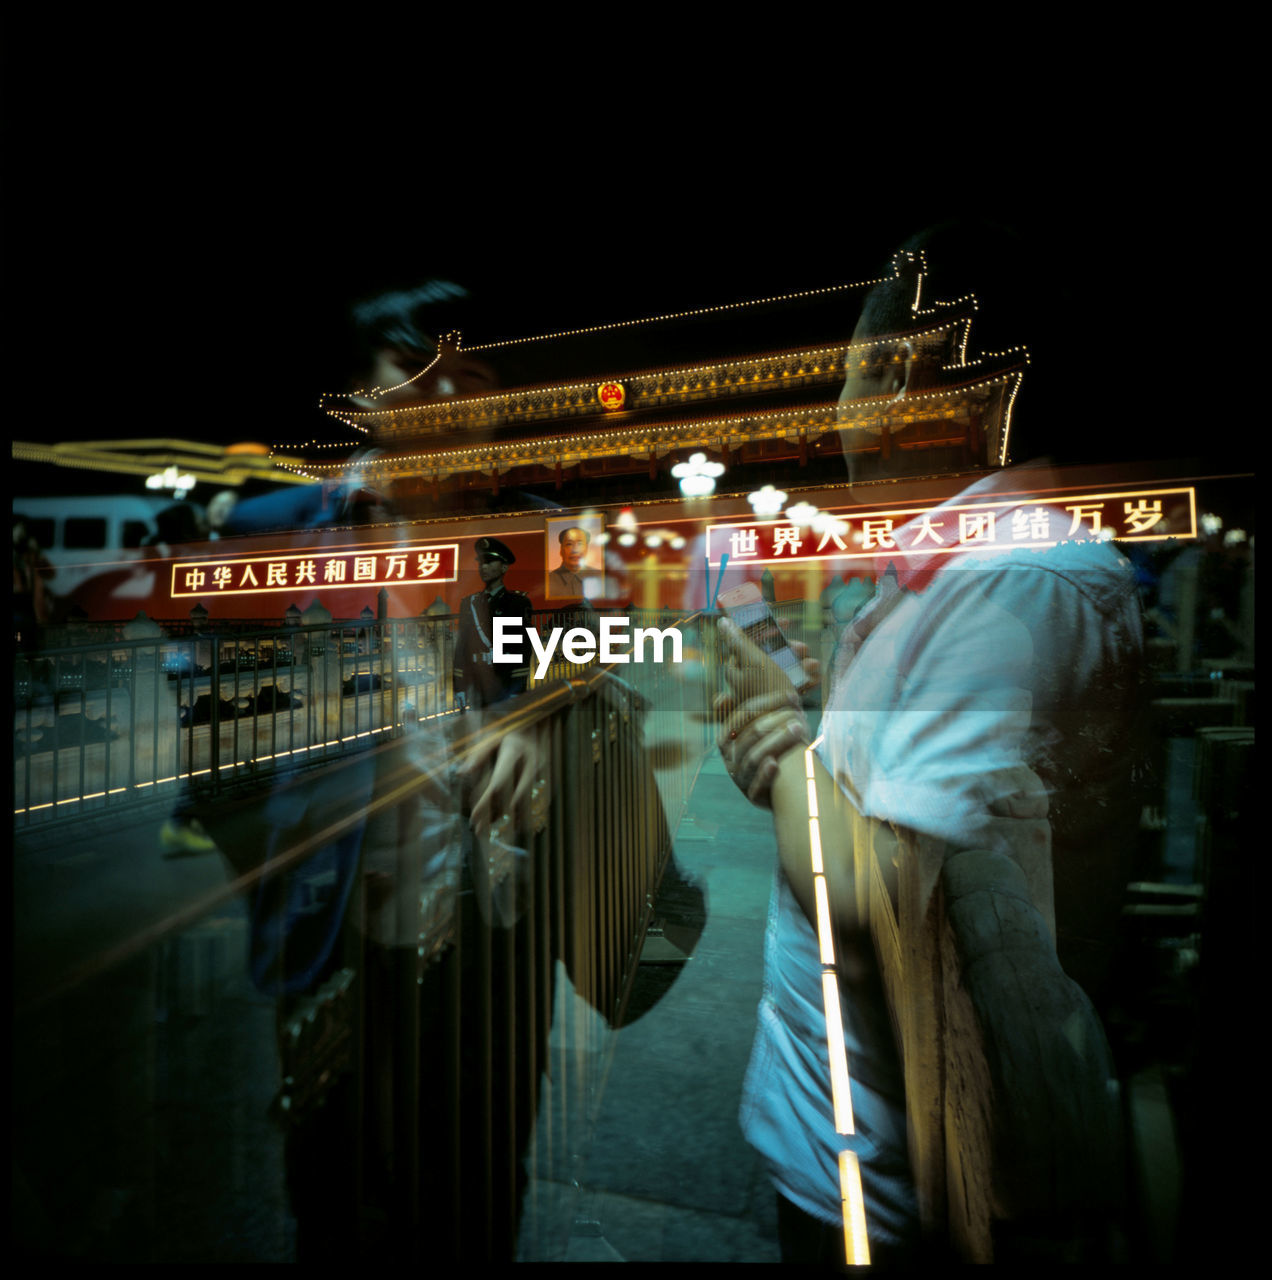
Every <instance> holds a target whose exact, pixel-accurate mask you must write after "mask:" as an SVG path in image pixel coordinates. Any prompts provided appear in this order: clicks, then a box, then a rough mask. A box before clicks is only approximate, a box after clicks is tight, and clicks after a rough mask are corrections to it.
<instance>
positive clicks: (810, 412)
mask: <svg viewBox="0 0 1272 1280" xmlns="http://www.w3.org/2000/svg"><path fill="white" fill-rule="evenodd" d="M1022 371H1023V370H1022V368H1021V366H1020V365H1016V366H1015V367H1008V368H1000V369H995V370H992V371H987V376H982V377H980V378H978V379H976V380H973V381H969V382H964V383H960V384H957V385H953V386H946V387H936V388H933V389H931V390H928V391H920V392H913V393H910V394H907V395H906V396H904V397H903V398H900V399H897V398H895V397H889V396H870V397H865V398H862V399H859V400H853V401H849V402H846V403H841V402H838V401H836V402H832V403H823V404H817V405H803V406H798V407H794V408H789V409H778V410H774V411H771V412H762V413H753V414H738V415H729V416H721V417H712V418H698V419H693V420H691V421H672V422H666V421H664V422H659V423H646V424H639V425H635V426H632V427H628V428H618V429H614V430H610V431H595V432H587V433H582V434H577V435H559V436H539V437H536V438H534V439H522V440H515V441H507V442H501V443H497V444H484V445H480V446H476V447H474V448H469V449H447V450H431V451H430V450H415V451H413V452H411V453H409V454H395V455H379V456H376V457H372V458H370V459H368V460H366V461H364V462H359V463H357V464H355V465H356V468H357V470H358V472H359V474H361V475H363V476H365V477H366V480H367V482H368V483H369V484H380V485H388V484H391V483H393V482H394V481H399V480H403V479H408V478H413V477H418V478H422V479H425V480H429V481H438V480H445V479H448V478H450V477H453V476H460V475H471V474H473V473H484V474H486V475H495V474H505V473H507V472H509V471H511V470H513V469H514V468H521V467H544V468H549V469H551V468H556V467H570V466H574V465H576V464H578V463H580V462H583V461H587V460H591V459H597V458H618V457H627V458H631V459H633V460H635V459H639V460H641V461H648V460H650V459H652V458H658V459H661V458H664V457H666V456H667V455H669V454H671V453H675V452H677V451H682V450H688V449H706V450H711V451H716V452H719V453H721V454H727V453H730V452H734V451H737V450H740V449H742V448H744V447H745V446H747V445H753V444H759V443H763V442H765V441H772V440H785V441H787V442H788V443H791V444H796V443H798V442H799V441H801V440H802V441H804V442H807V443H812V442H815V441H816V440H818V439H819V438H820V437H822V436H824V435H825V434H826V433H828V432H843V431H848V432H854V433H861V435H862V437H863V440H862V443H863V445H867V444H868V443H869V442H868V441H866V439H865V437H867V436H870V437H878V436H881V435H884V434H885V433H886V434H887V435H888V436H896V437H903V435H904V433H905V431H906V429H907V428H910V427H921V426H923V425H924V424H932V423H941V422H954V423H960V424H965V425H970V424H973V423H977V424H980V425H979V430H981V431H982V432H983V433H984V434H985V436H986V440H987V443H988V444H989V446H990V451H989V456H990V457H991V458H998V457H1001V456H1005V453H1006V447H1007V438H1008V434H1009V431H1010V412H1011V404H1012V401H1013V400H1014V398H1015V394H1016V390H1017V388H1018V386H1019V382H1020V378H1021V375H1022ZM848 447H849V448H850V449H851V448H852V447H853V446H852V443H851V442H848ZM899 447H906V446H905V445H904V444H900V445H899ZM345 469H346V464H332V465H325V464H315V465H310V466H307V467H306V468H305V471H306V474H308V476H309V477H310V478H312V479H319V478H321V477H322V476H324V475H327V474H331V473H335V472H340V471H343V470H345Z"/></svg>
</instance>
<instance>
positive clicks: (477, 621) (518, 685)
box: [454, 585, 531, 707]
mask: <svg viewBox="0 0 1272 1280" xmlns="http://www.w3.org/2000/svg"><path fill="white" fill-rule="evenodd" d="M530 609H531V605H530V597H529V596H528V595H526V593H525V592H524V591H510V590H509V589H508V588H507V587H504V586H502V585H501V586H500V587H499V589H498V591H496V592H495V594H494V596H493V597H492V596H490V595H488V594H487V593H486V592H485V591H484V590H483V591H474V592H473V594H472V595H470V596H465V597H464V602H463V603H462V604H461V605H460V606H459V638H458V639H457V640H456V642H455V683H454V688H455V692H456V693H457V694H459V693H462V694H464V695H465V696H466V697H467V699H468V705H469V706H471V707H488V706H490V705H492V704H493V703H496V702H501V701H502V700H503V699H504V698H511V697H512V696H513V695H514V694H517V693H524V692H525V688H526V684H527V682H528V680H529V678H530V658H531V653H530V641H529V640H528V639H526V638H525V637H524V627H523V628H522V631H523V634H522V637H521V642H520V644H519V645H518V646H516V647H513V646H511V645H509V644H508V642H507V640H505V645H504V647H505V648H512V649H513V652H517V651H518V650H519V651H520V654H521V657H520V660H519V661H517V662H498V663H497V662H494V661H493V656H492V649H493V647H494V643H495V632H494V620H495V619H496V618H518V619H520V620H521V622H522V623H523V624H529V621H530ZM508 634H509V632H508V630H507V628H505V635H508Z"/></svg>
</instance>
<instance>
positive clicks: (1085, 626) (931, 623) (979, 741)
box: [741, 475, 1141, 1241]
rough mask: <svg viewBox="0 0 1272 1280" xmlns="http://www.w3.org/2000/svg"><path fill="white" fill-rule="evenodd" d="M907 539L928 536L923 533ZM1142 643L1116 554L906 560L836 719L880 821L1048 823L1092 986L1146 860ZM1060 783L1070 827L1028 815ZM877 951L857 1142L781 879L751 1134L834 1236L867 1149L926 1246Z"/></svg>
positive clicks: (845, 676)
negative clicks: (834, 1081) (1132, 823)
mask: <svg viewBox="0 0 1272 1280" xmlns="http://www.w3.org/2000/svg"><path fill="white" fill-rule="evenodd" d="M1000 483H1001V481H1000V477H999V476H998V475H995V476H990V477H987V478H986V479H985V480H982V481H981V482H979V483H978V484H976V485H975V486H973V487H972V488H971V489H970V490H968V491H966V492H965V493H964V494H961V495H959V497H958V498H957V499H954V500H953V501H957V502H963V501H966V499H967V498H968V497H969V496H992V492H993V490H994V489H995V488H996V487H997V486H998V485H999V484H1000ZM1020 505H1021V506H1022V507H1027V508H1029V510H1030V511H1035V510H1036V509H1037V508H1038V503H1037V502H1029V501H1026V502H1022V503H1021V504H1020ZM1009 516H1010V512H1004V513H1001V514H1000V515H999V517H998V518H999V520H1000V521H1003V520H1006V519H1008V518H1009ZM929 518H930V519H932V520H933V521H934V522H935V521H936V520H938V519H940V510H938V511H937V512H935V513H932V514H931V516H930V517H929ZM1061 521H1063V525H1064V528H1065V529H1067V527H1068V525H1069V523H1070V518H1069V516H1068V515H1067V514H1064V513H1062V512H1054V513H1052V527H1053V528H1057V529H1058V528H1059V527H1060V523H1059V522H1061ZM952 523H953V524H954V525H955V526H956V527H957V520H956V519H955V520H953V522H952ZM897 541H898V543H899V545H901V546H909V545H910V544H911V542H912V541H913V538H912V537H909V536H906V531H905V530H901V531H899V535H898V538H897ZM1140 644H1141V637H1140V624H1139V606H1138V600H1137V597H1136V594H1135V587H1134V574H1133V571H1132V569H1131V566H1130V565H1129V564H1128V563H1127V562H1126V561H1125V559H1124V558H1123V557H1122V556H1121V555H1120V554H1119V553H1118V552H1116V551H1115V550H1114V549H1113V548H1112V547H1111V546H1110V545H1109V544H1107V543H1103V542H1100V541H1098V540H1094V539H1092V540H1088V541H1084V542H1073V543H1066V544H1064V545H1061V546H1058V547H1054V548H1049V549H1046V550H1028V549H1024V548H1012V549H1010V550H1004V551H997V552H995V551H990V550H986V551H983V552H960V553H956V554H952V555H941V556H933V555H928V556H926V557H919V558H912V557H910V558H907V557H901V556H899V555H898V557H897V560H896V562H895V566H894V568H893V569H891V570H890V571H889V572H888V573H886V574H885V575H884V576H883V578H882V580H881V581H880V584H879V590H878V592H877V593H876V596H875V599H874V600H873V601H871V602H870V603H869V604H867V605H866V606H865V607H864V608H863V609H862V610H861V611H860V613H858V615H857V617H856V618H855V619H854V621H853V622H852V624H850V626H849V627H848V628H847V629H846V631H845V634H844V639H843V643H842V644H841V646H840V653H839V655H838V657H837V660H836V671H835V672H834V676H833V680H832V685H831V693H830V698H829V700H828V703H827V707H826V711H825V714H824V716H823V721H822V725H823V732H824V740H823V743H822V746H821V748H820V754H821V758H822V760H823V762H824V763H825V764H826V766H827V768H828V769H829V770H830V772H831V773H832V775H833V776H834V777H835V778H836V780H837V781H839V783H840V785H841V786H842V787H843V788H844V789H845V790H847V791H848V793H849V795H850V796H852V798H853V801H854V803H855V804H856V805H857V806H858V807H859V809H860V810H861V811H862V812H863V813H864V814H865V815H866V816H868V817H873V818H878V819H882V820H888V821H891V822H894V823H896V824H898V825H901V826H905V827H909V828H911V829H913V830H915V831H919V832H925V833H928V834H931V835H934V836H937V837H940V838H942V839H944V840H945V841H947V842H948V843H949V844H950V845H951V846H953V847H955V848H991V849H1001V850H1003V851H1005V852H1008V853H1011V852H1013V851H1014V850H1018V849H1019V847H1020V843H1021V842H1020V840H1019V839H1018V838H1017V837H1018V836H1019V834H1020V831H1021V826H1020V824H1021V823H1023V822H1029V823H1030V824H1031V827H1030V832H1029V835H1030V837H1031V838H1033V837H1036V838H1037V839H1038V840H1040V841H1042V842H1044V843H1049V844H1050V846H1051V854H1052V857H1053V858H1054V860H1055V864H1056V867H1057V875H1056V915H1057V920H1058V921H1059V923H1060V927H1061V941H1060V954H1061V960H1062V963H1065V967H1066V970H1067V971H1069V972H1070V975H1071V976H1073V977H1075V978H1078V980H1079V981H1081V980H1082V975H1081V973H1080V972H1078V970H1080V969H1081V968H1082V966H1083V965H1084V964H1086V962H1087V960H1088V958H1089V956H1090V955H1091V954H1093V952H1092V951H1091V950H1089V949H1088V948H1096V947H1098V946H1099V944H1100V943H1101V942H1102V941H1103V938H1102V936H1101V935H1102V933H1104V932H1106V931H1107V927H1108V926H1109V924H1110V923H1111V921H1110V920H1109V908H1108V904H1109V901H1110V900H1113V901H1114V902H1115V903H1116V901H1117V899H1116V897H1115V894H1116V893H1117V892H1120V889H1122V888H1124V887H1125V884H1126V878H1127V877H1126V871H1125V856H1123V855H1129V852H1130V848H1129V845H1128V847H1127V848H1126V849H1123V850H1120V851H1119V850H1118V849H1117V848H1111V847H1110V843H1111V842H1115V841H1117V840H1118V839H1119V837H1120V833H1121V830H1122V827H1121V826H1120V825H1119V824H1120V823H1121V822H1122V821H1123V819H1124V818H1125V816H1126V814H1127V813H1129V812H1130V807H1129V806H1127V805H1126V804H1124V803H1123V801H1124V800H1125V799H1126V797H1127V796H1128V795H1129V789H1128V786H1127V780H1128V776H1129V770H1130V766H1131V759H1130V725H1129V722H1130V720H1131V718H1132V710H1133V707H1134V703H1135V697H1136V688H1135V681H1136V679H1137V676H1138V654H1139V650H1140ZM1040 784H1041V789H1042V790H1044V791H1045V792H1046V796H1047V802H1048V804H1049V808H1050V813H1049V816H1048V819H1046V820H1039V819H1037V818H1036V817H1021V818H1015V817H1011V816H1008V815H1009V814H1010V812H1011V810H1012V809H1013V808H1020V806H1018V805H1016V804H1014V803H1013V800H1012V798H1013V797H1018V795H1019V793H1020V792H1021V791H1022V790H1025V791H1030V792H1033V793H1034V796H1033V798H1034V799H1035V800H1036V799H1037V798H1038V797H1037V792H1038V790H1039V785H1040ZM991 810H996V811H997V812H993V811H991ZM1035 811H1036V810H1035ZM827 838H828V833H826V832H825V831H824V832H823V840H826V839H827ZM1119 877H1120V879H1119ZM1087 890H1089V892H1088V891H1087ZM1067 949H1069V950H1071V954H1072V957H1073V961H1072V963H1073V967H1072V968H1071V967H1070V964H1069V963H1067V962H1066V950H1067ZM864 953H866V954H865V959H866V964H865V965H864V966H859V967H858V968H859V970H860V977H859V980H858V981H856V982H854V981H853V978H852V974H851V973H845V967H844V966H843V965H842V964H841V966H840V990H841V994H842V996H843V1000H842V1004H843V1009H842V1013H843V1017H844V1027H845V1041H846V1047H847V1052H848V1067H849V1073H850V1076H851V1078H852V1101H853V1109H854V1118H855V1121H856V1127H857V1134H856V1135H855V1136H853V1137H848V1138H844V1137H841V1136H840V1135H837V1134H836V1133H835V1132H834V1125H833V1116H832V1106H831V1095H830V1081H829V1073H828V1069H827V1061H826V1058H827V1055H826V1025H825V1016H824V1012H823V1009H822V1004H821V979H820V974H821V965H820V959H819V955H818V950H817V943H816V935H815V933H814V931H813V928H812V926H811V925H810V924H809V922H808V920H807V918H806V917H805V916H804V914H803V912H802V910H801V909H800V907H799V906H798V904H797V903H796V901H795V899H794V896H793V894H792V893H791V890H790V887H789V885H788V884H787V882H786V878H785V876H784V875H783V874H782V872H781V870H780V868H779V870H778V872H777V879H776V884H775V890H774V894H773V898H772V902H771V905H770V913H769V924H768V934H767V939H766V954H765V984H764V994H763V998H762V1000H761V1003H760V1011H759V1025H758V1029H757V1034H756V1040H755V1046H754V1049H753V1051H752V1058H751V1064H750V1067H749V1069H748V1072H747V1079H746V1084H745V1088H744V1098H743V1105H742V1115H741V1120H742V1127H743V1131H744V1133H745V1134H746V1136H747V1139H748V1140H749V1141H750V1142H751V1143H752V1145H753V1146H755V1147H756V1148H757V1149H758V1150H759V1151H760V1153H761V1154H762V1155H763V1156H764V1157H765V1158H766V1160H767V1162H768V1165H769V1168H770V1172H771V1175H772V1177H773V1180H774V1183H775V1185H776V1186H777V1188H778V1190H779V1191H780V1192H781V1193H782V1194H783V1195H785V1196H786V1198H787V1199H789V1200H791V1201H793V1202H794V1203H795V1204H797V1205H799V1206H800V1207H801V1208H802V1209H804V1210H805V1211H806V1212H808V1213H811V1214H813V1215H814V1216H816V1217H818V1218H821V1219H822V1220H823V1221H826V1222H837V1221H839V1219H840V1201H839V1189H838V1173H837V1167H836V1153H837V1152H838V1151H839V1150H841V1149H843V1148H844V1147H849V1148H851V1149H853V1150H855V1151H856V1152H857V1155H858V1158H859V1160H860V1162H861V1167H862V1175H863V1184H864V1190H865V1195H866V1211H867V1219H868V1223H869V1230H870V1235H871V1238H872V1239H873V1240H876V1241H894V1240H897V1239H900V1238H904V1237H905V1236H907V1235H910V1234H912V1232H913V1230H914V1227H915V1224H916V1219H917V1210H916V1208H915V1203H914V1196H913V1188H912V1186H911V1182H910V1175H909V1168H908V1159H907V1156H906V1138H905V1111H904V1100H903V1090H902V1084H901V1079H900V1077H899V1074H898V1072H897V1069H896V1066H895V1059H894V1057H893V1051H892V1048H891V1028H890V1024H889V1020H888V1015H887V1012H886V1010H885V1009H884V1008H882V1006H881V1003H880V1001H879V998H878V995H877V991H876V989H875V988H874V987H873V985H872V983H873V982H874V974H873V966H872V963H871V960H872V957H871V956H870V955H869V954H868V953H869V946H868V944H865V946H864Z"/></svg>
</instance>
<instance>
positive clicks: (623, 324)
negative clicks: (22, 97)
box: [464, 270, 900, 351]
mask: <svg viewBox="0 0 1272 1280" xmlns="http://www.w3.org/2000/svg"><path fill="white" fill-rule="evenodd" d="M896 274H898V275H899V274H900V272H899V270H898V271H897V273H896ZM885 278H886V277H882V276H880V277H878V278H877V279H874V280H860V281H857V282H855V283H852V284H832V285H824V286H823V287H822V288H820V289H801V290H799V291H797V292H795V293H780V294H774V295H773V296H772V297H768V298H753V299H751V300H750V301H748V302H725V303H720V304H718V305H716V306H714V307H695V308H692V309H691V310H687V311H668V312H665V313H664V314H662V315H657V316H647V317H645V318H644V319H639V320H618V321H615V322H614V323H612V324H596V325H589V326H586V327H584V328H579V329H560V330H558V331H556V332H555V333H543V334H539V335H537V336H535V337H529V338H505V339H503V340H502V341H500V342H484V343H481V344H480V345H479V346H475V347H465V348H464V350H465V351H494V350H496V349H497V348H499V347H513V346H519V345H522V344H524V343H527V342H548V341H550V340H551V339H553V338H574V337H579V336H581V335H583V334H587V333H605V332H607V331H608V330H611V329H630V328H634V327H635V326H637V325H643V324H661V323H663V322H664V321H667V320H686V319H689V318H690V317H691V316H706V315H714V314H716V313H719V312H724V311H741V310H743V309H745V308H747V307H763V306H768V305H770V304H771V303H774V302H791V301H794V300H795V299H797V298H815V297H819V296H821V295H824V294H832V293H843V292H846V291H847V290H849V289H869V288H872V287H873V286H874V285H876V284H881V283H882V282H883V280H884V279H885Z"/></svg>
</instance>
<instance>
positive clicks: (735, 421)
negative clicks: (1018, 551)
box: [295, 371, 1020, 475]
mask: <svg viewBox="0 0 1272 1280" xmlns="http://www.w3.org/2000/svg"><path fill="white" fill-rule="evenodd" d="M1019 382H1020V375H1019V371H1011V372H1007V373H1005V374H1002V375H1000V376H998V377H994V378H989V379H986V380H985V381H983V382H973V383H969V384H965V385H963V386H959V387H948V388H942V387H938V388H935V389H933V390H931V391H918V392H908V393H907V394H906V395H905V397H904V398H903V399H901V400H897V399H895V398H894V397H887V396H867V397H863V398H862V399H861V400H859V401H856V402H851V403H855V404H856V405H857V406H859V408H858V409H857V410H856V411H855V412H854V417H856V418H858V419H863V418H872V417H875V416H877V414H878V410H879V409H887V408H889V407H893V408H894V412H895V409H896V408H899V407H900V406H910V405H918V404H919V403H920V402H924V401H935V400H940V401H941V402H942V403H950V402H952V401H953V400H954V399H956V398H961V397H965V396H967V395H969V394H972V393H974V392H976V391H981V390H986V389H989V388H993V387H997V386H1007V385H1010V386H1011V388H1012V390H1011V398H1010V401H1009V412H1008V416H1009V417H1010V404H1011V403H1014V400H1015V395H1016V391H1017V390H1018V389H1019ZM849 411H850V409H849V406H848V405H845V404H841V403H839V402H838V401H836V402H834V403H832V404H824V405H810V406H806V407H804V408H801V409H797V410H793V411H792V410H778V411H775V412H772V413H764V414H743V415H737V416H732V417H725V418H712V419H706V420H698V421H687V422H673V423H659V424H657V425H656V426H653V425H651V426H646V427H631V428H628V429H626V430H619V431H608V432H604V433H586V434H578V435H572V436H553V437H550V438H547V439H544V438H539V439H536V440H521V441H507V442H505V443H503V444H500V445H495V446H491V445H482V446H477V447H474V448H469V449H445V450H431V451H426V452H422V453H410V454H396V455H394V456H393V457H392V458H386V457H380V458H368V459H362V460H358V461H354V462H349V463H312V464H309V465H308V466H301V467H297V468H295V471H296V473H297V474H298V475H312V474H313V473H316V472H333V471H343V470H349V469H354V468H366V467H381V468H382V467H384V466H385V464H394V465H396V466H401V465H403V464H406V463H419V462H427V461H436V462H443V461H446V460H449V459H460V458H469V459H473V460H483V459H485V460H490V459H497V458H499V457H501V456H502V457H507V456H508V455H510V454H515V451H516V450H518V449H520V450H522V451H523V452H525V451H529V450H534V449H539V450H544V449H553V450H560V449H566V448H568V447H569V446H571V445H576V444H580V443H586V444H590V445H605V444H616V445H619V446H622V445H623V443H624V442H626V443H627V448H628V449H629V450H630V447H631V446H632V445H633V444H640V445H642V446H645V447H648V446H649V445H651V444H657V443H658V440H657V437H656V436H655V435H654V432H665V433H671V432H691V433H694V434H696V435H707V436H710V437H712V438H719V437H721V436H722V435H723V434H724V433H725V432H726V431H728V430H729V429H730V428H734V429H736V428H743V427H746V426H751V427H753V428H754V427H762V426H763V425H765V424H768V423H776V424H779V425H780V424H782V423H785V424H787V425H788V426H790V427H798V426H799V425H800V424H801V420H802V421H803V422H805V423H807V424H815V423H816V421H817V419H818V416H819V415H820V416H821V417H823V418H825V419H827V420H831V419H833V420H834V421H835V424H836V426H837V427H838V428H840V429H848V430H853V429H856V426H857V424H856V423H851V422H845V421H844V415H845V414H846V413H847V412H849ZM890 416H891V415H890ZM666 443H668V444H671V445H675V444H684V443H686V442H685V441H683V440H682V441H666ZM1005 446H1006V439H1005V437H1004V448H1005Z"/></svg>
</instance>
